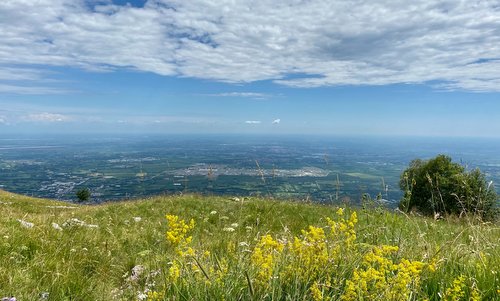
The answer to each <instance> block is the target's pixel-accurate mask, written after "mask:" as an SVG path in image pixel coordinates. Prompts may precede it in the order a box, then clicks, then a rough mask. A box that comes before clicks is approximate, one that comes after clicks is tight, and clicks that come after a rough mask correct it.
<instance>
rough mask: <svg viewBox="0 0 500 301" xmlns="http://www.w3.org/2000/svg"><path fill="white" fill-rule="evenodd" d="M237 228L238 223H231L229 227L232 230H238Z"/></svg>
mask: <svg viewBox="0 0 500 301" xmlns="http://www.w3.org/2000/svg"><path fill="white" fill-rule="evenodd" d="M238 226H239V225H238V223H232V224H231V227H233V228H238Z"/></svg>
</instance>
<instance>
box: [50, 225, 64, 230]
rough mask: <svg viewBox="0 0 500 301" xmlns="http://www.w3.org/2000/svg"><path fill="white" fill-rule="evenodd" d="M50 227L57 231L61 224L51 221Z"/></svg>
mask: <svg viewBox="0 0 500 301" xmlns="http://www.w3.org/2000/svg"><path fill="white" fill-rule="evenodd" d="M52 228H54V229H56V230H58V231H62V228H61V226H59V224H57V223H52Z"/></svg>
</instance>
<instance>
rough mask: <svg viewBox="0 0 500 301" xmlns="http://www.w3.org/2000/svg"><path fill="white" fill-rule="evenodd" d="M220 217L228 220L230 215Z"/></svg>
mask: <svg viewBox="0 0 500 301" xmlns="http://www.w3.org/2000/svg"><path fill="white" fill-rule="evenodd" d="M220 219H221V220H228V219H229V217H227V216H221V217H220Z"/></svg>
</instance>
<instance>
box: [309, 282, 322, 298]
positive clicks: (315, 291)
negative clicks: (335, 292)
mask: <svg viewBox="0 0 500 301" xmlns="http://www.w3.org/2000/svg"><path fill="white" fill-rule="evenodd" d="M309 290H310V291H311V296H312V299H313V300H314V301H322V300H323V292H322V291H321V289H320V288H319V284H318V282H314V283H313V285H312V286H311V287H310V288H309Z"/></svg>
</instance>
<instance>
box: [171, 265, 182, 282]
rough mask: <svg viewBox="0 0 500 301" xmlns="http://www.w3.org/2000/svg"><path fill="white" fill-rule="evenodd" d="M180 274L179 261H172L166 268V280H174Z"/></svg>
mask: <svg viewBox="0 0 500 301" xmlns="http://www.w3.org/2000/svg"><path fill="white" fill-rule="evenodd" d="M180 276H181V267H180V265H179V263H177V262H176V261H174V262H173V263H172V265H171V266H170V268H169V269H168V280H170V282H176V281H177V280H178V279H179V277H180Z"/></svg>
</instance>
